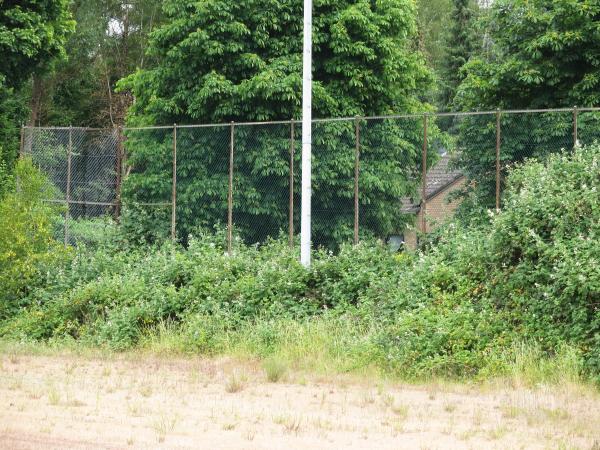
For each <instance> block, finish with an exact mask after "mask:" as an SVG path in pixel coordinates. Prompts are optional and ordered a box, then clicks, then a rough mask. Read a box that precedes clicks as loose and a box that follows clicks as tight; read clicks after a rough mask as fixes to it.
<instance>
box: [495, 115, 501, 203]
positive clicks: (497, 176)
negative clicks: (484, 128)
mask: <svg viewBox="0 0 600 450" xmlns="http://www.w3.org/2000/svg"><path fill="white" fill-rule="evenodd" d="M500 138H501V136H500V110H497V111H496V212H498V211H500Z"/></svg>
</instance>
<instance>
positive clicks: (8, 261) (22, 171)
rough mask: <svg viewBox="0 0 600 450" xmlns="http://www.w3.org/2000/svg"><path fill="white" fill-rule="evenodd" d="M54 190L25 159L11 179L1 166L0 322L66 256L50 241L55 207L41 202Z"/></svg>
mask: <svg viewBox="0 0 600 450" xmlns="http://www.w3.org/2000/svg"><path fill="white" fill-rule="evenodd" d="M52 189H54V187H53V186H52V185H51V184H50V183H49V182H48V181H47V180H46V179H45V178H44V176H43V175H41V174H40V173H39V172H38V171H37V169H35V168H34V167H33V166H32V164H31V163H30V162H28V161H26V160H24V161H20V162H19V163H18V164H17V167H16V169H15V174H14V176H10V175H8V176H7V175H6V171H4V170H3V169H2V166H0V319H2V318H5V317H6V316H7V315H10V314H13V313H14V311H15V310H16V308H17V307H18V306H20V301H19V300H18V299H22V298H25V297H27V295H29V294H30V293H31V292H32V291H34V290H35V289H36V288H39V287H41V286H43V285H44V283H45V280H46V276H47V275H48V273H47V271H48V270H51V269H50V268H52V269H55V268H57V264H58V263H59V262H60V261H62V259H63V256H64V254H65V250H64V248H62V247H61V246H60V245H59V244H58V243H57V242H56V241H55V240H54V238H53V235H54V225H55V223H54V222H55V218H56V217H55V216H56V214H58V210H57V209H56V207H55V206H53V205H49V204H45V203H43V202H42V201H41V200H42V199H43V198H49V197H46V196H48V195H51V194H50V191H51V190H52Z"/></svg>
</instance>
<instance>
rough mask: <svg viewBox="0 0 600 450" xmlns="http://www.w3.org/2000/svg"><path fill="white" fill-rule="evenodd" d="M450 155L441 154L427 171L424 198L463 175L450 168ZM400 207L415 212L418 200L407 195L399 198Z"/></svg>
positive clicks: (417, 207) (418, 204) (432, 195)
mask: <svg viewBox="0 0 600 450" xmlns="http://www.w3.org/2000/svg"><path fill="white" fill-rule="evenodd" d="M450 161H451V156H450V155H449V154H447V153H445V154H443V155H442V156H441V158H440V159H439V161H438V162H437V163H436V164H435V165H434V166H433V167H432V168H431V169H429V170H428V171H427V185H426V186H425V198H426V199H427V200H429V199H430V198H432V197H434V196H435V195H436V194H438V193H439V192H440V191H442V190H444V189H445V188H446V187H448V186H450V185H451V184H452V183H454V182H455V181H457V180H458V179H460V178H462V177H463V174H462V172H461V171H460V170H458V169H451V168H450ZM400 203H401V206H400V209H401V210H402V212H405V213H416V212H418V211H419V209H420V202H415V201H414V200H413V199H411V198H409V197H404V198H402V199H401V200H400Z"/></svg>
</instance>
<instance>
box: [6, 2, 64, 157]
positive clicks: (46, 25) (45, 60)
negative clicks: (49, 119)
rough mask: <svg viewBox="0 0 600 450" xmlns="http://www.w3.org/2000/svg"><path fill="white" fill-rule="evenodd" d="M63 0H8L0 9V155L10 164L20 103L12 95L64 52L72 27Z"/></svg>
mask: <svg viewBox="0 0 600 450" xmlns="http://www.w3.org/2000/svg"><path fill="white" fill-rule="evenodd" d="M74 25H75V23H74V21H73V20H72V19H71V15H70V13H69V11H68V2H67V0H44V1H36V2H33V1H25V2H13V1H10V2H8V3H5V4H3V5H2V8H1V9H0V55H2V59H1V61H0V102H1V103H0V126H1V127H2V128H1V129H0V146H1V147H2V148H4V150H3V151H2V154H1V155H0V159H2V160H3V161H6V162H7V163H8V164H9V165H10V166H12V164H13V162H14V159H15V155H16V148H17V147H18V144H17V142H18V125H19V123H18V122H15V121H14V118H13V117H14V115H15V112H18V113H19V114H16V116H17V117H15V118H17V119H18V118H19V115H20V114H21V113H22V109H23V106H22V105H15V104H14V97H18V96H19V95H20V93H19V90H20V89H21V88H22V87H23V85H24V84H25V83H26V82H27V81H28V80H29V77H30V76H31V75H32V74H34V73H42V72H44V71H46V70H48V65H49V64H50V62H51V61H52V60H54V59H55V58H57V57H62V56H64V54H65V53H64V44H65V42H66V39H67V36H68V35H69V34H70V33H71V32H72V30H73V28H74Z"/></svg>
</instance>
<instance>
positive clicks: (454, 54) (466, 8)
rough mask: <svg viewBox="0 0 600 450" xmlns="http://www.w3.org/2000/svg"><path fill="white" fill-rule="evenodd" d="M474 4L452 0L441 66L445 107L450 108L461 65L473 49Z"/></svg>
mask: <svg viewBox="0 0 600 450" xmlns="http://www.w3.org/2000/svg"><path fill="white" fill-rule="evenodd" d="M474 9H475V5H473V1H472V0H452V12H451V20H450V29H449V33H448V36H447V38H448V41H449V43H448V45H447V49H446V54H445V61H444V62H445V63H444V68H443V74H444V75H443V82H444V89H443V98H442V103H443V105H444V107H445V108H446V109H452V107H453V104H452V103H453V97H454V94H455V92H456V89H457V88H458V86H459V84H460V83H461V81H462V80H463V75H462V71H461V69H462V67H463V66H464V65H465V64H466V63H467V61H468V60H469V58H470V57H471V55H472V54H473V51H474V49H475V42H474V36H473V20H474V17H475V11H474Z"/></svg>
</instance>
